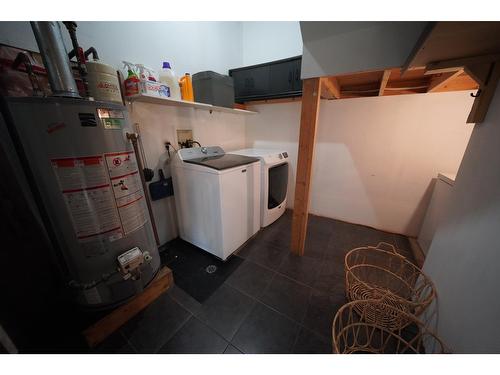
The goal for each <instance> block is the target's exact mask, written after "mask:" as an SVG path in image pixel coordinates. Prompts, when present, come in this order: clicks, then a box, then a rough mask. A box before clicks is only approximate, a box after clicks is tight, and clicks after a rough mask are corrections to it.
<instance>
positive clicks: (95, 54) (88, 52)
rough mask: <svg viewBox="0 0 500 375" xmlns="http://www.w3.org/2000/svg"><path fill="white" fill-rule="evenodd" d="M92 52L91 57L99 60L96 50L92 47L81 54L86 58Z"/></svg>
mask: <svg viewBox="0 0 500 375" xmlns="http://www.w3.org/2000/svg"><path fill="white" fill-rule="evenodd" d="M90 54H92V58H93V59H94V60H99V55H98V54H97V50H96V49H95V48H94V47H90V48H89V49H88V50H86V51H85V53H84V54H83V55H84V56H85V58H86V59H88V58H89V55H90Z"/></svg>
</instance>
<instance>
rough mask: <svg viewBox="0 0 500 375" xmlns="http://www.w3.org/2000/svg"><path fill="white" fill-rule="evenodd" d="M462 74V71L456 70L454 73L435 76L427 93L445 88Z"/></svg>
mask: <svg viewBox="0 0 500 375" xmlns="http://www.w3.org/2000/svg"><path fill="white" fill-rule="evenodd" d="M463 73H464V70H463V69H458V70H456V71H454V72H448V73H441V74H437V75H436V76H434V77H432V79H431V83H430V85H429V87H428V89H427V92H436V91H438V90H440V89H443V88H446V85H447V84H449V83H450V82H451V81H453V80H454V79H455V78H457V77H458V76H460V75H461V74H463Z"/></svg>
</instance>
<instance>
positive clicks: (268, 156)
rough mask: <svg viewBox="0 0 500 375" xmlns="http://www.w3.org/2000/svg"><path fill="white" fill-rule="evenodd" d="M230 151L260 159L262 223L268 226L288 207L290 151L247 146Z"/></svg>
mask: <svg viewBox="0 0 500 375" xmlns="http://www.w3.org/2000/svg"><path fill="white" fill-rule="evenodd" d="M230 153H231V154H236V155H243V156H249V157H255V158H258V159H260V161H261V189H260V206H261V209H260V213H261V220H260V225H261V227H267V226H268V225H270V224H272V223H273V222H275V221H276V220H277V219H278V218H279V217H280V216H281V215H283V213H284V212H285V209H286V199H287V191H288V173H289V162H288V152H286V151H280V150H265V149H258V148H246V149H243V150H236V151H230Z"/></svg>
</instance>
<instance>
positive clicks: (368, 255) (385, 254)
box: [344, 242, 436, 329]
mask: <svg viewBox="0 0 500 375" xmlns="http://www.w3.org/2000/svg"><path fill="white" fill-rule="evenodd" d="M384 247H385V248H388V249H389V250H385V249H384ZM344 266H345V277H346V294H347V298H348V299H349V300H350V301H357V300H367V299H383V300H384V302H385V303H386V304H387V305H389V306H393V307H395V308H396V310H394V311H392V312H391V314H378V312H377V311H376V310H373V311H372V313H373V314H370V315H368V316H367V317H366V318H367V321H368V322H373V323H377V324H378V325H381V326H383V327H386V328H388V329H398V328H401V327H404V326H405V325H407V324H409V321H407V320H406V319H405V315H401V316H399V315H397V314H396V315H394V314H395V313H396V312H397V311H403V312H405V313H408V314H410V315H415V316H420V315H421V313H422V312H423V311H424V310H425V309H426V308H427V306H429V304H430V303H431V302H432V300H433V299H434V297H435V295H436V292H435V288H434V285H433V283H432V281H431V280H430V279H429V278H428V277H427V276H426V275H425V274H424V273H422V271H421V270H420V269H419V268H418V267H417V266H415V265H414V264H412V263H411V262H409V261H408V260H407V259H406V258H405V257H404V256H402V255H400V254H398V253H397V251H396V249H395V248H394V246H393V245H391V244H388V243H385V242H380V243H379V244H378V245H377V246H375V247H373V246H366V247H358V248H356V249H353V250H351V251H349V252H348V253H347V254H346V256H345V263H344ZM360 313H361V312H360Z"/></svg>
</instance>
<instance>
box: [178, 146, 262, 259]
mask: <svg viewBox="0 0 500 375" xmlns="http://www.w3.org/2000/svg"><path fill="white" fill-rule="evenodd" d="M172 167H173V168H172V177H173V178H172V180H173V185H174V194H175V195H174V196H175V203H176V208H177V218H178V220H179V232H180V237H181V238H182V239H184V240H186V241H188V242H190V243H192V244H193V245H196V246H198V247H200V248H202V249H204V250H206V251H208V252H209V253H212V254H214V255H215V256H217V257H219V258H221V259H222V260H225V259H226V258H227V257H228V256H229V255H231V254H232V253H233V252H234V251H236V250H237V249H238V248H239V247H240V246H241V245H243V244H244V243H245V242H246V241H247V240H248V239H249V238H250V237H252V236H253V235H254V234H255V233H257V231H258V230H259V229H260V176H261V172H260V161H259V159H258V158H255V157H248V156H242V155H233V154H226V153H225V152H224V150H223V149H222V148H221V147H217V146H215V147H193V148H184V149H180V150H179V151H178V152H177V153H176V156H175V157H174V161H173V163H172Z"/></svg>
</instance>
